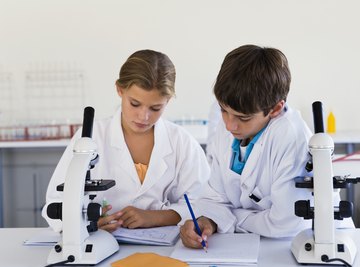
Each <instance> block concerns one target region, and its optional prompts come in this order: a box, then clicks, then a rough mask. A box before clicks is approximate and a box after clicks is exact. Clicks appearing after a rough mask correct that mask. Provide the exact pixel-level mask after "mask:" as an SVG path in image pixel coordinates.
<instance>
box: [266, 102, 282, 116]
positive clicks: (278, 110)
mask: <svg viewBox="0 0 360 267" xmlns="http://www.w3.org/2000/svg"><path fill="white" fill-rule="evenodd" d="M284 106H285V100H281V101H279V102H278V103H277V104H276V105H275V106H274V107H273V108H272V109H271V110H270V113H269V115H270V118H275V117H276V116H277V115H279V114H280V113H281V111H282V110H283V109H284Z"/></svg>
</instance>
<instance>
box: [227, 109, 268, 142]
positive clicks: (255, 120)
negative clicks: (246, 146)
mask: <svg viewBox="0 0 360 267" xmlns="http://www.w3.org/2000/svg"><path fill="white" fill-rule="evenodd" d="M220 108H221V114H222V118H223V120H224V123H225V126H226V130H228V131H229V132H230V133H231V134H232V135H233V136H234V137H235V138H236V139H239V140H245V139H248V138H250V139H252V138H253V137H254V136H255V135H256V134H257V133H258V132H259V131H260V130H261V129H262V128H264V127H265V125H266V124H268V122H269V121H270V118H271V116H270V114H271V112H269V114H268V115H266V116H264V112H262V111H260V112H257V113H254V114H243V113H240V112H237V111H235V110H233V109H232V108H230V107H228V106H225V105H223V104H220Z"/></svg>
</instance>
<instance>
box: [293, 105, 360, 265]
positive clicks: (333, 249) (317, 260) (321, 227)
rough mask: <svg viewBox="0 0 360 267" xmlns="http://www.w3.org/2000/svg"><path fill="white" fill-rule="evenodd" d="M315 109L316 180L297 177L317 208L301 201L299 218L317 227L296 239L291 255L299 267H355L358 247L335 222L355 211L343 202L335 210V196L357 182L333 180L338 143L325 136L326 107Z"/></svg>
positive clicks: (312, 144)
mask: <svg viewBox="0 0 360 267" xmlns="http://www.w3.org/2000/svg"><path fill="white" fill-rule="evenodd" d="M312 107H313V116H314V126H315V127H314V128H315V134H314V135H313V136H312V137H311V139H310V141H309V152H310V154H311V156H312V162H309V163H310V164H308V166H307V170H311V169H312V170H313V177H297V178H296V187H299V188H313V195H314V207H311V206H310V200H299V201H297V202H296V203H295V214H296V215H297V216H299V217H304V219H312V220H313V227H312V229H307V230H304V231H302V232H300V233H299V234H298V235H297V236H296V237H295V238H294V239H293V241H292V244H291V251H292V253H293V255H294V256H295V258H296V260H297V261H298V262H299V263H303V264H332V265H334V264H341V265H344V264H345V265H346V266H351V265H352V264H353V262H354V259H355V256H356V252H357V248H356V245H355V243H354V241H353V240H352V238H351V237H350V236H348V235H346V234H344V233H343V232H340V231H339V230H336V229H335V226H334V219H337V220H342V219H343V218H347V217H351V216H352V209H353V207H352V203H351V202H348V201H340V203H339V206H338V207H335V208H334V203H333V192H334V190H340V189H339V188H346V185H347V183H356V182H357V181H356V179H355V181H354V179H348V180H347V178H344V177H333V169H332V154H333V151H334V142H333V140H332V138H331V137H330V136H329V135H327V134H326V133H324V124H323V111H322V103H321V102H319V101H317V102H314V103H313V106H312ZM309 165H310V166H309Z"/></svg>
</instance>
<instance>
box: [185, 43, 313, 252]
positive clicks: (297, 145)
mask: <svg viewBox="0 0 360 267" xmlns="http://www.w3.org/2000/svg"><path fill="white" fill-rule="evenodd" d="M290 81H291V74H290V70H289V67H288V62H287V59H286V57H285V55H284V54H283V53H282V52H281V51H279V50H277V49H274V48H262V47H258V46H255V45H245V46H241V47H239V48H237V49H235V50H233V51H231V52H230V53H229V54H228V55H227V56H226V57H225V59H224V62H223V64H222V66H221V69H220V72H219V74H218V76H217V80H216V83H215V86H214V93H215V96H216V98H217V101H218V102H219V105H220V107H221V112H222V118H223V122H224V123H221V124H222V125H221V126H222V127H218V130H217V133H216V136H215V137H214V138H215V139H214V145H213V149H214V150H213V161H212V168H211V176H210V180H209V183H208V185H207V187H206V188H205V193H204V195H203V196H202V197H201V199H200V200H199V201H198V202H196V203H195V205H194V207H195V209H196V211H195V213H196V215H197V216H201V217H200V218H198V223H199V226H200V228H201V230H202V237H200V236H198V235H197V234H196V232H195V231H194V224H193V222H192V221H186V223H185V224H184V225H183V226H182V227H181V230H180V232H181V239H182V241H183V243H184V245H185V246H188V247H194V248H201V243H200V241H201V240H202V238H203V239H204V240H206V238H207V237H208V236H209V235H211V234H212V233H214V232H215V231H218V232H220V233H224V232H233V231H234V230H235V231H236V232H253V233H257V234H260V235H263V236H267V237H285V236H293V235H295V234H296V233H298V232H299V230H301V229H303V228H305V227H311V226H310V225H311V221H310V220H309V221H304V220H303V218H300V217H296V216H295V214H294V202H295V201H296V200H299V199H310V198H311V193H310V191H307V190H304V189H297V188H295V183H294V178H295V177H296V176H304V175H306V170H305V164H306V162H307V161H308V159H309V156H308V140H309V138H310V137H311V135H312V134H311V131H310V130H309V128H308V127H307V125H306V124H305V122H304V121H303V119H302V118H301V116H300V114H299V113H298V112H297V111H294V110H292V109H291V108H290V107H288V106H287V104H286V98H287V95H288V92H289V88H290Z"/></svg>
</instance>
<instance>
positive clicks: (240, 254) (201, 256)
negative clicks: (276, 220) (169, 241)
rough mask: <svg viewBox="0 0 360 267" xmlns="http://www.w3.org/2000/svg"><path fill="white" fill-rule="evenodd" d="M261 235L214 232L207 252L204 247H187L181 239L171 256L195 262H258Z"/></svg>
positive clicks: (232, 263)
mask: <svg viewBox="0 0 360 267" xmlns="http://www.w3.org/2000/svg"><path fill="white" fill-rule="evenodd" d="M259 246H260V236H259V235H256V234H235V233H232V234H218V233H216V234H214V235H212V236H210V237H209V239H208V251H207V253H206V252H205V251H204V250H202V249H191V248H186V247H185V246H184V245H183V243H182V242H181V240H180V241H179V242H178V243H177V244H176V246H175V249H174V251H173V252H172V254H171V255H170V257H172V258H175V259H179V260H182V261H185V262H187V263H188V264H190V265H195V264H210V265H213V264H215V265H216V264H221V265H230V266H231V265H235V264H246V265H247V264H249V265H251V264H256V263H257V260H258V255H259Z"/></svg>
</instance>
